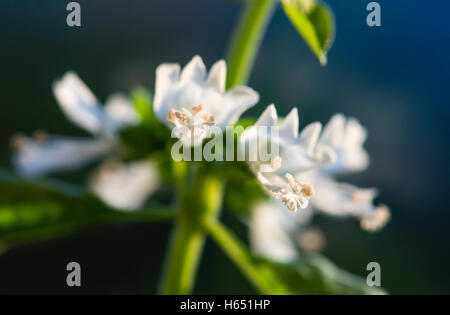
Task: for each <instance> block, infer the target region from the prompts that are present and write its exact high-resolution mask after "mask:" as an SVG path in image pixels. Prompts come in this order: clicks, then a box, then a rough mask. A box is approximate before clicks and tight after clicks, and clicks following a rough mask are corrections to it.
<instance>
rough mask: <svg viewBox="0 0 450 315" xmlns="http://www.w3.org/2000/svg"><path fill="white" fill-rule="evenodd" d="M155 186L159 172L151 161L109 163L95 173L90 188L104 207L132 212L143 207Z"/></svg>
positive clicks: (110, 161) (156, 185)
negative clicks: (103, 203) (104, 204)
mask: <svg viewBox="0 0 450 315" xmlns="http://www.w3.org/2000/svg"><path fill="white" fill-rule="evenodd" d="M158 183H159V172H158V169H157V166H156V164H155V162H153V161H147V160H146V161H137V162H131V163H127V164H126V163H122V162H120V161H118V160H108V161H106V162H105V163H103V164H102V165H101V167H100V168H99V169H98V170H97V171H96V172H95V173H94V175H93V176H92V178H91V180H90V182H89V188H90V189H91V191H92V192H94V193H95V194H96V195H97V196H98V197H99V198H100V199H101V200H103V202H105V203H106V204H107V205H109V206H111V207H113V208H116V209H119V210H123V211H133V210H136V209H139V208H141V207H142V206H143V205H144V203H145V201H146V200H147V199H148V197H150V195H151V194H152V193H153V192H154V191H155V190H156V189H157V188H158V187H159V184H158Z"/></svg>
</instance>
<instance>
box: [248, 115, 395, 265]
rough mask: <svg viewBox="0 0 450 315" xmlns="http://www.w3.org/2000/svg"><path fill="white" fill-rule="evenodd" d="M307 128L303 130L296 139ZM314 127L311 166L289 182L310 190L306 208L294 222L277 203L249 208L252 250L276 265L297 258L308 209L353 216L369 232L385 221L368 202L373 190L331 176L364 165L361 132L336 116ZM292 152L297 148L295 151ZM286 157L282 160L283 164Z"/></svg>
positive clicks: (380, 208)
mask: <svg viewBox="0 0 450 315" xmlns="http://www.w3.org/2000/svg"><path fill="white" fill-rule="evenodd" d="M286 120H288V117H287V118H286V119H285V121H286ZM310 126H311V125H308V126H307V127H305V129H304V130H303V131H302V133H301V134H300V137H299V138H302V136H301V135H302V134H303V133H304V132H306V130H308V129H310V128H311V127H310ZM316 128H317V129H316V131H315V132H314V137H310V138H309V139H310V140H311V141H309V147H308V148H307V149H306V150H305V152H308V154H307V156H309V157H312V158H313V159H315V162H316V163H315V166H314V167H310V168H308V169H302V167H300V166H299V169H300V170H299V171H298V172H296V173H294V174H293V175H291V176H293V179H292V178H290V179H291V180H300V179H301V180H302V181H305V182H307V183H308V184H309V185H311V187H314V195H312V196H311V198H309V201H310V202H309V204H308V207H307V208H306V209H304V210H303V211H302V212H301V214H303V216H302V217H300V218H297V217H296V216H295V215H296V214H294V215H292V214H291V213H290V212H288V211H282V210H283V209H280V208H283V205H282V204H281V203H280V202H279V201H276V200H271V201H269V202H264V203H259V204H257V205H256V206H255V207H254V209H253V210H252V213H251V218H250V224H249V233H250V236H249V238H250V243H251V245H252V248H253V250H254V251H255V252H256V253H258V254H260V255H263V256H266V257H269V258H271V259H275V260H278V261H290V260H292V259H295V257H297V256H298V254H299V244H298V241H297V240H298V236H299V235H300V233H301V232H302V231H303V230H304V229H305V226H306V225H307V224H308V223H309V220H310V216H311V214H312V213H313V211H320V212H323V213H326V214H329V215H333V216H339V217H344V216H353V217H355V218H357V219H359V220H360V225H361V227H362V228H363V229H364V230H366V231H370V232H373V231H376V230H379V229H381V228H382V227H383V226H384V225H385V224H386V223H387V222H388V221H389V219H390V211H389V208H388V207H387V206H385V205H377V206H376V205H374V203H373V200H374V198H375V197H376V196H377V194H378V192H377V190H376V189H375V188H359V187H357V186H354V185H351V184H348V183H341V182H338V181H337V180H336V178H335V176H336V175H339V174H348V173H352V172H359V171H362V170H364V169H366V168H367V167H368V165H369V156H368V154H367V152H366V151H365V149H364V148H363V144H364V141H365V139H366V138H367V131H366V129H365V128H364V127H363V126H362V125H361V124H360V123H359V122H358V121H357V120H356V119H354V118H348V119H347V118H345V116H343V115H341V114H337V115H335V116H333V117H332V118H331V120H330V121H329V122H328V123H327V124H326V125H325V127H324V130H323V132H322V133H320V128H319V127H316ZM317 130H318V131H317ZM307 133H311V131H308V132H307ZM280 134H281V132H280ZM302 144H304V142H303V143H302ZM290 152H292V150H291V151H290ZM296 152H301V150H299V149H298V148H297V150H296ZM287 158H289V157H287V156H285V157H284V160H285V159H287ZM291 158H292V159H293V160H296V159H295V158H294V157H291ZM298 161H299V162H300V161H303V160H302V159H299V160H298ZM291 176H289V177H291ZM265 177H267V176H265ZM275 197H277V196H275ZM278 199H279V198H278ZM281 201H283V203H285V202H284V200H282V199H281ZM305 211H306V214H305ZM305 218H306V219H305Z"/></svg>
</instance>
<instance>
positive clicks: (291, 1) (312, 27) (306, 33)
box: [281, 0, 335, 65]
mask: <svg viewBox="0 0 450 315" xmlns="http://www.w3.org/2000/svg"><path fill="white" fill-rule="evenodd" d="M281 3H282V5H283V9H284V12H285V13H286V15H287V17H288V18H289V20H290V21H291V23H292V24H293V25H294V27H295V28H296V29H297V31H298V32H299V33H300V35H301V36H302V37H303V39H304V40H305V41H306V43H307V44H308V46H309V47H310V48H311V50H312V51H313V52H314V54H315V55H316V56H317V58H319V61H320V63H321V64H322V65H325V64H326V63H327V52H328V51H329V49H330V48H331V45H332V44H333V40H334V35H335V21H334V16H333V13H332V11H331V10H330V8H329V7H328V6H327V5H326V4H324V3H322V2H320V1H319V0H282V1H281Z"/></svg>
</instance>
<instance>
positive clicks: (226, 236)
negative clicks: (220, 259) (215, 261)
mask: <svg viewBox="0 0 450 315" xmlns="http://www.w3.org/2000/svg"><path fill="white" fill-rule="evenodd" d="M206 228H207V229H208V232H209V233H210V235H211V237H212V238H213V239H214V240H215V241H216V243H217V244H218V245H219V246H220V247H221V248H222V250H223V251H224V252H225V253H226V254H227V255H228V256H229V257H230V258H231V259H232V260H233V262H234V263H235V264H236V266H237V267H238V268H239V269H240V270H241V271H242V273H243V274H244V275H245V276H246V277H247V278H248V279H249V281H250V282H251V283H252V284H253V286H254V287H255V288H256V289H257V290H259V291H260V292H261V293H263V294H273V293H274V288H273V287H271V286H270V285H269V284H268V283H266V281H264V279H263V278H262V277H261V270H259V269H257V268H256V267H255V264H254V262H253V260H252V257H251V256H250V255H249V253H248V251H247V250H246V247H245V246H244V244H242V242H241V241H240V240H239V239H238V238H237V237H236V236H235V235H233V233H232V232H231V231H229V230H228V229H227V227H226V226H224V225H223V224H222V223H220V222H219V221H216V220H211V221H208V222H207V224H206Z"/></svg>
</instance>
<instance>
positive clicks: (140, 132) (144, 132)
mask: <svg viewBox="0 0 450 315" xmlns="http://www.w3.org/2000/svg"><path fill="white" fill-rule="evenodd" d="M131 99H132V103H133V105H134V107H135V109H136V112H137V113H138V115H139V123H138V124H137V125H135V126H130V127H127V128H124V129H122V130H121V131H120V139H121V141H122V143H123V145H124V147H125V149H126V156H127V159H131V160H134V159H142V158H146V157H147V156H148V155H150V154H152V153H154V152H155V151H158V150H161V149H163V148H165V147H166V144H167V139H169V138H170V131H169V129H168V128H167V126H166V125H164V124H163V123H161V122H160V121H159V120H158V118H157V117H156V115H155V113H154V111H153V107H152V95H151V94H150V92H148V91H147V90H145V89H143V88H139V89H136V90H134V91H133V93H132V96H131Z"/></svg>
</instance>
